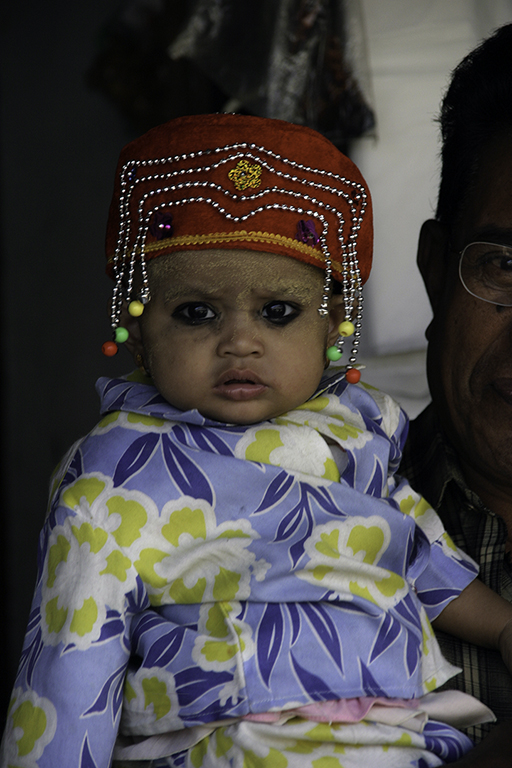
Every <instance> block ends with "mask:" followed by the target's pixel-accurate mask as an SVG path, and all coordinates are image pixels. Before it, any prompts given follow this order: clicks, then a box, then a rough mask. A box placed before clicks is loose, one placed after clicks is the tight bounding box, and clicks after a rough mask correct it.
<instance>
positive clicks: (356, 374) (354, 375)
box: [345, 368, 361, 384]
mask: <svg viewBox="0 0 512 768" xmlns="http://www.w3.org/2000/svg"><path fill="white" fill-rule="evenodd" d="M360 378H361V372H360V371H358V370H357V368H349V369H348V370H347V371H346V372H345V379H346V380H347V381H348V383H349V384H357V382H358V381H359V379H360Z"/></svg>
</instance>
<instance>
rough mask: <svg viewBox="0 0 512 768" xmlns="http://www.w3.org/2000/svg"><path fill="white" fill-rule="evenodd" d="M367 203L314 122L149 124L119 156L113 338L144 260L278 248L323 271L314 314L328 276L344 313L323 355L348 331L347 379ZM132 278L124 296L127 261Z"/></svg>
mask: <svg viewBox="0 0 512 768" xmlns="http://www.w3.org/2000/svg"><path fill="white" fill-rule="evenodd" d="M372 247H373V229H372V215H371V201H370V196H369V193H368V191H367V187H366V183H365V181H364V179H363V177H362V176H361V174H360V172H359V170H358V169H357V167H356V166H355V165H354V164H353V163H352V161H351V160H349V159H348V158H347V157H345V156H344V155H342V154H341V153H340V152H339V151H338V150H337V149H336V147H334V145H333V144H331V142H329V141H328V140H327V139H326V138H325V137H324V136H322V135H320V134H319V133H317V132H316V131H313V130H311V129H309V128H305V127H304V126H299V125H292V124H290V123H286V122H283V121H281V120H270V119H266V118H260V117H252V116H245V115H231V114H230V115H227V114H217V115H195V116H191V117H182V118H178V119H176V120H172V121H170V122H169V123H165V124H164V125H161V126H158V127H157V128H153V129H152V130H151V131H149V132H148V133H146V134H145V135H144V136H141V137H140V138H139V139H136V140H135V141H133V142H131V143H130V144H128V145H127V146H126V147H125V148H124V149H123V151H122V152H121V156H120V159H119V164H118V168H117V173H116V182H115V188H114V195H113V198H112V203H111V206H110V213H109V220H108V225H107V238H106V250H107V261H108V263H107V272H108V274H109V275H110V276H111V277H113V278H114V280H115V286H114V291H113V295H112V305H111V324H112V330H113V340H112V341H110V342H106V343H105V344H104V345H103V351H104V353H105V354H107V355H112V354H115V353H116V352H117V344H118V343H120V342H121V343H122V342H123V341H126V339H127V338H128V332H127V330H126V329H124V328H122V327H121V325H120V318H121V312H122V307H123V302H124V301H128V302H129V305H128V309H129V312H130V314H132V315H140V314H142V312H143V311H144V306H145V304H147V302H148V301H150V300H151V295H150V290H149V284H148V276H147V269H146V264H147V261H148V260H149V259H153V258H157V257H158V256H161V255H163V254H168V253H173V252H177V251H187V250H204V249H210V248H222V249H229V248H231V249H248V250H256V251H262V252H270V253H277V254H282V255H284V256H289V257H291V258H295V259H298V260H299V261H303V262H305V263H307V264H312V265H313V266H317V267H320V268H322V269H323V270H324V274H325V277H324V290H323V296H322V301H321V304H320V306H319V308H318V311H319V313H320V314H322V315H326V314H327V313H328V302H329V297H330V295H331V291H332V289H333V280H334V281H337V282H338V283H340V286H341V288H340V290H341V294H342V296H343V302H344V313H345V320H344V321H343V322H342V323H341V325H340V327H339V334H340V336H339V338H338V341H337V342H336V345H335V346H333V347H330V348H329V349H328V350H327V356H328V358H329V359H331V360H338V359H339V358H340V357H341V354H342V347H343V342H344V339H345V337H347V336H353V341H352V350H351V356H350V358H349V360H348V364H347V373H346V376H347V380H349V381H357V380H358V379H359V371H358V370H357V369H356V368H355V367H354V366H355V363H356V354H357V348H358V345H359V337H360V329H361V317H362V293H361V287H362V285H363V283H364V282H365V280H366V279H367V277H368V275H369V272H370V268H371V259H372ZM137 263H139V264H140V275H141V282H140V286H139V287H138V288H137V293H135V287H134V276H135V267H136V264H137Z"/></svg>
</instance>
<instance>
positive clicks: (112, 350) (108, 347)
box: [101, 341, 118, 357]
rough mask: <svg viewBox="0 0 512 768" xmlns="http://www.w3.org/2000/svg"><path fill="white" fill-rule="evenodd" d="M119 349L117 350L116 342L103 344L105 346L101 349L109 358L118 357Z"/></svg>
mask: <svg viewBox="0 0 512 768" xmlns="http://www.w3.org/2000/svg"><path fill="white" fill-rule="evenodd" d="M117 349H118V348H117V344H116V343H115V341H106V342H105V343H104V344H103V346H102V348H101V351H102V352H103V354H104V355H106V356H107V357H114V355H117Z"/></svg>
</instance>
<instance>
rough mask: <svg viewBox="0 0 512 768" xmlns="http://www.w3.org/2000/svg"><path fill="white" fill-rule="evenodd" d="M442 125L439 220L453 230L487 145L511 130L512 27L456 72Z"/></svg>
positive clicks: (501, 31) (469, 57)
mask: <svg viewBox="0 0 512 768" xmlns="http://www.w3.org/2000/svg"><path fill="white" fill-rule="evenodd" d="M439 122H440V124H441V137H442V150H441V160H442V163H441V183H440V187H439V197H438V202H437V211H436V217H437V219H438V220H439V221H441V222H442V223H443V224H446V225H448V226H450V227H451V226H452V225H453V224H454V223H455V222H456V220H457V217H458V215H459V214H460V213H461V210H462V208H463V205H464V202H465V200H466V198H467V195H468V193H469V192H470V190H471V186H472V182H473V179H474V177H475V173H476V170H477V167H478V161H479V157H480V155H481V152H482V149H483V147H484V145H485V144H486V143H487V142H488V141H489V139H490V138H492V137H493V136H494V135H495V134H496V133H497V132H498V131H500V130H501V129H502V128H504V127H505V126H507V125H508V126H510V127H512V24H506V25H505V26H503V27H500V28H499V29H498V30H497V31H496V32H495V33H494V34H493V35H492V36H491V37H489V38H487V39H486V40H484V41H483V42H482V43H481V44H480V45H479V46H478V47H477V48H475V49H474V50H473V51H471V53H469V54H468V55H467V56H466V57H465V58H464V59H463V60H462V61H461V62H460V64H459V65H458V66H457V67H456V68H455V69H454V71H453V73H452V78H451V83H450V85H449V87H448V90H447V92H446V94H445V97H444V99H443V102H442V105H441V113H440V116H439Z"/></svg>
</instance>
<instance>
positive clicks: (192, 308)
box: [172, 302, 216, 325]
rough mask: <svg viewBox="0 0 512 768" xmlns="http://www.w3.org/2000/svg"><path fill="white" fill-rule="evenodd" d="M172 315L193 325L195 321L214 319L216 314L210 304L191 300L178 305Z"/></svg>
mask: <svg viewBox="0 0 512 768" xmlns="http://www.w3.org/2000/svg"><path fill="white" fill-rule="evenodd" d="M172 316H173V317H176V318H178V319H179V320H184V321H185V322H187V323H189V324H191V325H193V324H195V323H198V324H199V323H204V322H206V321H207V320H214V319H215V317H216V314H215V312H214V311H213V309H212V308H211V307H209V306H208V304H202V303H200V302H189V303H188V304H182V305H181V306H180V307H177V309H175V310H174V312H173V314H172Z"/></svg>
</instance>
